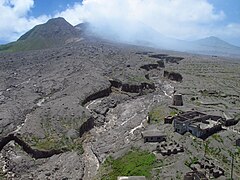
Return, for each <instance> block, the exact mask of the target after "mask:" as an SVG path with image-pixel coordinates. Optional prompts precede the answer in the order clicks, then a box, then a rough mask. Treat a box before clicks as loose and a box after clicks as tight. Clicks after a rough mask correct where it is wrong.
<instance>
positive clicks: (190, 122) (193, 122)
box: [173, 111, 224, 138]
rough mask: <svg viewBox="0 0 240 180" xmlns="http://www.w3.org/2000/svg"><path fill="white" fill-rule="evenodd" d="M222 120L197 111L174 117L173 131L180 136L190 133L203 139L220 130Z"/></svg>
mask: <svg viewBox="0 0 240 180" xmlns="http://www.w3.org/2000/svg"><path fill="white" fill-rule="evenodd" d="M223 124H224V119H223V118H222V117H221V116H213V115H207V114H204V113H201V112H197V111H190V112H186V113H183V114H179V115H178V116H175V117H174V119H173V125H174V130H175V131H176V132H178V133H180V134H184V133H186V132H190V133H191V134H192V135H194V136H196V137H199V138H204V137H207V136H210V135H211V134H214V133H216V132H218V131H220V130H221V129H222V125H223Z"/></svg>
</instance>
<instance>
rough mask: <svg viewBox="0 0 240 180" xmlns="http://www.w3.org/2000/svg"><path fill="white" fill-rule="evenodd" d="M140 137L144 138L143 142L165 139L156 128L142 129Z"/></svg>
mask: <svg viewBox="0 0 240 180" xmlns="http://www.w3.org/2000/svg"><path fill="white" fill-rule="evenodd" d="M142 137H143V139H144V142H162V141H165V140H166V135H164V134H163V133H162V132H161V131H159V130H156V129H155V130H147V131H143V132H142Z"/></svg>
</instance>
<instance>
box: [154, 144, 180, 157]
mask: <svg viewBox="0 0 240 180" xmlns="http://www.w3.org/2000/svg"><path fill="white" fill-rule="evenodd" d="M156 151H157V152H158V153H161V154H162V155H163V156H170V155H172V154H178V153H181V152H184V148H183V146H182V145H180V144H178V143H177V142H161V144H160V145H158V146H157V148H156Z"/></svg>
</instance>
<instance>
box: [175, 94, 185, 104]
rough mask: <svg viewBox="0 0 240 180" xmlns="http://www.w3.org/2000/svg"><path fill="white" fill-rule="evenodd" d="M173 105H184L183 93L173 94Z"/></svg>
mask: <svg viewBox="0 0 240 180" xmlns="http://www.w3.org/2000/svg"><path fill="white" fill-rule="evenodd" d="M173 106H183V98H182V95H181V94H174V95H173Z"/></svg>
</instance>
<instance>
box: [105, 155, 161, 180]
mask: <svg viewBox="0 0 240 180" xmlns="http://www.w3.org/2000/svg"><path fill="white" fill-rule="evenodd" d="M155 162H156V157H155V155H154V154H152V153H149V152H147V151H140V150H132V151H130V152H128V153H127V154H125V155H124V156H123V157H121V158H118V159H116V160H114V159H113V158H112V157H109V158H108V159H106V161H105V162H104V164H103V168H104V170H105V171H104V172H105V173H103V174H102V175H101V179H102V180H116V179H117V177H118V176H145V177H147V178H150V177H151V171H152V169H153V167H154V164H155Z"/></svg>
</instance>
